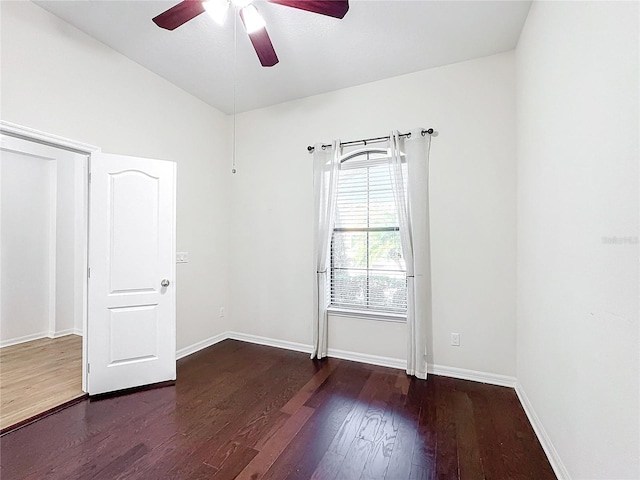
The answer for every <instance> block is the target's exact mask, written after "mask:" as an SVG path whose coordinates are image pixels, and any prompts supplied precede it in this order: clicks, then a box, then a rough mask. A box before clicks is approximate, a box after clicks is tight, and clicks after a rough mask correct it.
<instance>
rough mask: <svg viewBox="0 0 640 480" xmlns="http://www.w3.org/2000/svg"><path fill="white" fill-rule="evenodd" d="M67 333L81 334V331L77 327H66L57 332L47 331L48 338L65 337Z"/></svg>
mask: <svg viewBox="0 0 640 480" xmlns="http://www.w3.org/2000/svg"><path fill="white" fill-rule="evenodd" d="M67 335H80V336H82V332H81V331H80V330H78V329H77V328H67V329H65V330H58V331H57V332H53V333H51V332H49V334H48V335H47V336H48V337H49V338H60V337H65V336H67Z"/></svg>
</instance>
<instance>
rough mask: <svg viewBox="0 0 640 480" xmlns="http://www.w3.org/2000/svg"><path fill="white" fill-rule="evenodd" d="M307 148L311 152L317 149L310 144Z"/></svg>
mask: <svg viewBox="0 0 640 480" xmlns="http://www.w3.org/2000/svg"><path fill="white" fill-rule="evenodd" d="M307 150H308V151H309V153H311V152H313V151H314V150H315V148H313V147H312V146H311V145H309V146H308V147H307Z"/></svg>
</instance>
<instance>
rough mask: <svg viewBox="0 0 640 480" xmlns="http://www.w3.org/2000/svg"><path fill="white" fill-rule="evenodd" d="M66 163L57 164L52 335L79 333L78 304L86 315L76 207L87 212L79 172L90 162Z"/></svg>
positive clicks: (81, 160) (62, 161)
mask: <svg viewBox="0 0 640 480" xmlns="http://www.w3.org/2000/svg"><path fill="white" fill-rule="evenodd" d="M65 160H66V159H63V160H59V161H57V162H56V164H57V168H56V285H55V288H56V314H55V316H56V321H55V330H54V331H53V332H50V333H51V334H60V333H71V332H73V331H74V330H75V325H76V323H77V322H76V318H75V315H76V312H77V311H78V305H77V303H78V301H79V303H80V305H79V309H80V312H82V297H78V296H77V295H76V284H77V282H76V276H77V275H80V276H81V278H82V271H78V269H77V262H76V254H77V246H76V237H77V234H76V208H78V209H80V210H83V207H82V205H83V197H82V195H81V193H82V190H80V192H78V193H79V195H78V198H76V170H77V169H78V168H80V169H82V162H83V160H84V162H86V159H82V158H79V159H78V160H76V161H72V160H68V161H65ZM80 285H82V284H80ZM80 323H82V315H81V317H80Z"/></svg>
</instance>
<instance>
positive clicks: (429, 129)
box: [307, 128, 433, 153]
mask: <svg viewBox="0 0 640 480" xmlns="http://www.w3.org/2000/svg"><path fill="white" fill-rule="evenodd" d="M420 133H422V136H423V137H424V136H425V135H426V134H429V135H431V134H432V133H433V128H428V129H426V130H422V132H420ZM399 136H400V137H411V133H401V134H400V135H399ZM384 140H389V135H387V136H386V137H375V138H365V139H363V140H352V141H350V142H340V146H341V147H344V146H345V145H355V144H357V143H362V144H364V145H366V144H367V143H376V142H382V141H384ZM330 146H331V145H322V149H323V150H324V149H325V148H328V147H330ZM307 150H308V151H309V153H312V152H313V151H314V150H315V147H312V146H311V145H309V146H308V147H307Z"/></svg>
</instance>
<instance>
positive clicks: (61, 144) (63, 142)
mask: <svg viewBox="0 0 640 480" xmlns="http://www.w3.org/2000/svg"><path fill="white" fill-rule="evenodd" d="M0 133H4V134H7V135H11V136H14V137H18V138H22V139H24V140H28V141H31V142H35V143H41V144H44V145H49V146H52V147H56V148H60V149H63V150H70V151H72V152H76V153H81V154H84V155H88V156H89V161H90V160H91V154H92V153H95V152H101V151H102V149H101V148H100V147H96V146H94V145H89V144H87V143H82V142H77V141H75V140H71V139H68V138H64V137H60V136H58V135H52V134H50V133H46V132H42V131H40V130H35V129H33V128H29V127H24V126H22V125H18V124H15V123H11V122H6V121H4V120H0ZM87 167H88V165H87ZM87 172H88V169H87ZM86 180H87V182H85V187H84V188H85V189H86V190H85V191H86V195H85V196H84V199H85V200H84V205H83V211H84V214H83V218H84V219H85V225H84V226H83V228H84V229H85V230H86V235H85V241H84V252H83V255H82V257H83V263H84V265H83V271H84V272H87V270H88V260H89V259H88V241H89V231H88V221H89V197H88V188H89V185H88V178H87V179H86ZM87 280H88V279H87V275H86V274H85V275H83V280H82V391H84V392H86V391H87V335H86V332H87V331H88V324H87V320H88V311H87V305H88V302H87V292H88V291H87Z"/></svg>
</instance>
